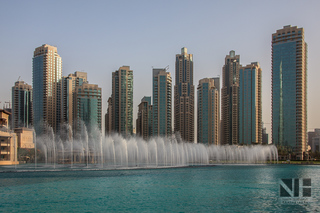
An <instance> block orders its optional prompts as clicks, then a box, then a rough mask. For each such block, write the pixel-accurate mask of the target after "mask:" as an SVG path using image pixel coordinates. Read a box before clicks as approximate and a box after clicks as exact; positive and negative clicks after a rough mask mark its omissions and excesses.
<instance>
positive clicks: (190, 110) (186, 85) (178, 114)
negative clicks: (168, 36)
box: [174, 47, 194, 142]
mask: <svg viewBox="0 0 320 213" xmlns="http://www.w3.org/2000/svg"><path fill="white" fill-rule="evenodd" d="M175 79H176V83H175V85H174V131H175V132H176V133H180V134H181V138H182V139H183V140H184V141H189V142H194V85H193V55H192V54H188V53H187V48H185V47H183V48H182V49H181V54H177V55H176V78H175Z"/></svg>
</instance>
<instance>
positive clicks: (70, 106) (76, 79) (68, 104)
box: [60, 71, 87, 127]
mask: <svg viewBox="0 0 320 213" xmlns="http://www.w3.org/2000/svg"><path fill="white" fill-rule="evenodd" d="M83 83H87V73H86V72H79V71H76V72H75V73H74V74H69V75H68V76H63V77H62V79H61V82H60V86H61V96H60V103H61V105H60V112H61V118H60V119H61V120H60V123H62V124H69V125H70V126H71V127H72V126H73V118H74V117H75V115H74V95H75V92H76V91H75V90H76V87H77V86H81V85H82V84H83Z"/></svg>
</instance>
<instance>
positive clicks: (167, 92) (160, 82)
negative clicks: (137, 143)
mask: <svg viewBox="0 0 320 213" xmlns="http://www.w3.org/2000/svg"><path fill="white" fill-rule="evenodd" d="M171 88H172V79H171V75H170V73H169V72H167V69H153V130H152V134H153V136H170V135H171V133H172V127H171V122H172V120H171V119H172V116H171V114H172V113H171V93H172V92H171V91H172V89H171Z"/></svg>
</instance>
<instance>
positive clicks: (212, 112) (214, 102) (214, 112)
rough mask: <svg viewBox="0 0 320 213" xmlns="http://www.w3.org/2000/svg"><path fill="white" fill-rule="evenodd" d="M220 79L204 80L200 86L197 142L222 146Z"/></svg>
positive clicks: (200, 82)
mask: <svg viewBox="0 0 320 213" xmlns="http://www.w3.org/2000/svg"><path fill="white" fill-rule="evenodd" d="M219 93H220V78H204V79H201V80H200V81H199V85H198V96H197V97H198V113H197V114H198V116H197V120H198V122H197V125H198V128H197V130H198V131H197V142H198V143H204V144H207V145H219V144H220V141H219V139H220V128H219V126H220V101H219V100H220V94H219Z"/></svg>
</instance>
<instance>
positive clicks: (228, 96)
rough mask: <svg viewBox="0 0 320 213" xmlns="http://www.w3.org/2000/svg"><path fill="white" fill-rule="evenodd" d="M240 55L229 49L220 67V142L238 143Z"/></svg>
mask: <svg viewBox="0 0 320 213" xmlns="http://www.w3.org/2000/svg"><path fill="white" fill-rule="evenodd" d="M239 69H240V56H239V55H235V51H233V50H232V51H230V53H229V55H227V56H226V58H225V65H224V66H223V69H222V89H221V144H229V145H232V144H238V141H239V140H238V139H239V138H238V134H239V125H238V124H239V112H238V110H239V109H238V101H239Z"/></svg>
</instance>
